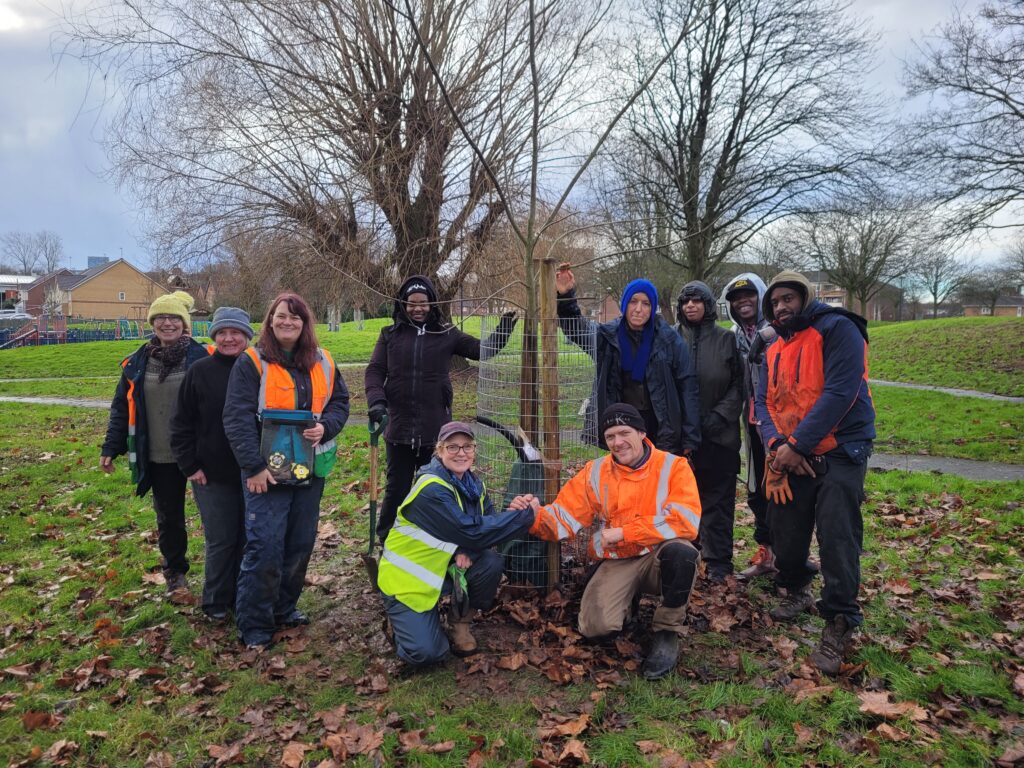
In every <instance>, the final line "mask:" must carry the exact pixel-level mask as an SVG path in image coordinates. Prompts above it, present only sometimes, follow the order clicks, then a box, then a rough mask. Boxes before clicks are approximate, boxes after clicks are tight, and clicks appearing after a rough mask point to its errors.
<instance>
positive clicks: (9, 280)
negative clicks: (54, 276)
mask: <svg viewBox="0 0 1024 768" xmlns="http://www.w3.org/2000/svg"><path fill="white" fill-rule="evenodd" d="M38 279H39V276H38V275H0V305H3V306H7V305H8V304H9V303H13V304H15V305H22V304H25V303H26V302H27V301H28V287H29V286H30V285H32V283H34V282H35V281H36V280H38Z"/></svg>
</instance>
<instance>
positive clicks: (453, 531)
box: [402, 456, 534, 558]
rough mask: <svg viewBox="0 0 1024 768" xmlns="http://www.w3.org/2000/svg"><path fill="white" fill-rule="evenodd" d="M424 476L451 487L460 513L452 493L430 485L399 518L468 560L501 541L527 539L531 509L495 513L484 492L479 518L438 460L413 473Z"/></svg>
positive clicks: (475, 510)
mask: <svg viewBox="0 0 1024 768" xmlns="http://www.w3.org/2000/svg"><path fill="white" fill-rule="evenodd" d="M423 474H430V475H436V476H437V477H440V478H441V479H442V480H444V481H445V482H446V483H451V484H452V487H454V488H455V489H456V493H459V495H460V496H462V509H459V502H458V501H456V499H455V498H454V497H453V496H452V493H451V491H449V490H448V489H447V488H445V487H444V486H442V485H440V484H438V483H431V484H430V485H428V486H426V487H425V488H423V489H422V490H421V491H420V492H419V494H418V495H417V496H416V498H415V499H414V500H413V501H412V502H411V503H410V504H409V505H407V506H406V507H405V508H404V509H403V510H402V514H403V515H405V518H406V519H407V520H408V521H409V522H410V523H412V524H413V525H416V526H418V527H419V528H422V529H423V530H424V531H426V532H427V533H429V534H430V535H432V536H435V537H437V538H438V539H441V541H447V542H449V543H451V544H455V545H456V546H458V547H459V549H461V550H463V551H465V552H466V553H467V554H469V556H470V557H471V558H472V557H473V555H474V553H478V552H480V551H482V550H485V549H488V548H489V547H493V546H495V545H496V544H500V543H501V542H503V541H507V540H509V539H517V538H526V531H527V529H528V528H529V527H530V526H531V525H533V518H534V513H533V510H532V509H525V510H521V511H507V512H499V513H495V511H494V505H493V504H492V503H491V499H490V497H489V496H488V495H487V494H486V492H485V493H484V497H483V514H481V511H480V505H479V503H477V504H474V503H471V502H470V500H469V499H468V498H466V496H465V495H463V494H462V493H461V491H460V490H459V489H458V485H456V484H455V483H454V481H453V479H452V474H451V472H449V471H448V470H447V469H446V468H445V466H444V464H442V463H441V459H440V458H438V457H437V456H434V457H433V458H432V459H431V460H430V463H429V464H427V465H425V466H424V467H422V468H421V469H420V471H419V472H417V473H416V477H417V478H418V477H419V476H420V475H423ZM414 485H415V482H414Z"/></svg>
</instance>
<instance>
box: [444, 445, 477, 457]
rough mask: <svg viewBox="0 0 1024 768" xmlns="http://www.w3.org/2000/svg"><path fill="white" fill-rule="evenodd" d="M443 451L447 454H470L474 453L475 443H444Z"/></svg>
mask: <svg viewBox="0 0 1024 768" xmlns="http://www.w3.org/2000/svg"><path fill="white" fill-rule="evenodd" d="M444 452H445V453H447V454H448V455H449V456H458V455H459V454H460V453H464V454H466V455H467V456H471V455H472V454H474V453H476V443H469V444H468V445H451V444H450V445H446V446H445V447H444Z"/></svg>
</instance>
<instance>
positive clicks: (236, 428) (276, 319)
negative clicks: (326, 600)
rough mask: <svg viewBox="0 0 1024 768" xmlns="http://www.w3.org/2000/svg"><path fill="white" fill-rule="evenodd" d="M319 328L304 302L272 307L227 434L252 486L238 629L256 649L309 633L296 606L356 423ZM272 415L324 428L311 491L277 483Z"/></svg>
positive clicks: (230, 404)
mask: <svg viewBox="0 0 1024 768" xmlns="http://www.w3.org/2000/svg"><path fill="white" fill-rule="evenodd" d="M314 323H315V321H314V319H313V314H312V312H310V309H309V306H308V305H307V304H306V302H305V301H304V300H303V299H302V298H301V297H300V296H297V295H296V294H294V293H282V294H281V295H280V296H278V297H277V298H276V299H274V300H273V301H272V302H271V304H270V309H269V310H268V311H267V316H266V318H265V319H264V321H263V329H262V330H261V331H260V339H259V342H257V344H256V347H255V348H251V349H249V350H247V351H246V352H245V353H244V354H242V355H240V356H239V358H238V362H237V363H236V364H235V367H234V368H233V369H232V371H231V378H230V379H229V381H228V392H227V398H226V399H225V402H224V433H225V434H226V435H227V438H228V442H229V443H230V444H231V450H232V451H233V452H234V454H235V458H236V459H237V460H238V465H239V466H240V467H241V468H242V478H241V480H242V482H243V483H244V485H245V487H244V489H243V490H244V493H245V538H246V543H245V553H244V554H243V556H242V569H241V572H240V574H239V576H238V596H237V598H236V603H235V624H236V625H237V626H238V634H239V638H240V639H241V641H242V642H243V643H245V644H246V645H247V646H251V647H266V646H268V645H270V642H271V640H272V638H273V636H274V631H275V630H276V629H278V628H280V627H294V626H297V625H299V624H308V623H309V619H307V618H306V616H305V615H304V614H303V613H302V612H300V611H299V610H298V609H297V608H296V604H297V602H298V600H299V595H300V594H301V592H302V585H303V582H304V581H305V578H306V567H307V566H308V565H309V557H310V555H311V554H312V552H313V544H314V543H315V542H316V529H317V523H318V522H319V520H320V497H321V496H322V495H323V492H324V478H325V477H326V476H327V473H328V472H330V470H331V467H333V466H334V461H335V444H334V438H335V436H336V435H337V434H338V433H339V432H341V430H342V427H344V426H345V422H346V421H347V420H348V388H347V387H346V386H345V382H344V381H343V380H342V378H341V374H339V373H338V370H337V368H336V367H335V365H334V360H333V359H331V355H330V353H329V352H328V351H327V350H325V349H321V348H320V347H318V346H317V340H316V334H315V332H314ZM266 409H274V410H285V411H311V412H312V413H313V418H314V419H315V423H314V424H313V426H311V427H309V428H307V429H305V430H304V431H303V432H302V437H303V438H305V440H307V441H309V443H311V444H312V445H314V446H315V449H314V450H315V461H314V463H313V467H312V472H311V473H310V472H309V471H308V469H309V468H305V467H303V470H304V471H303V472H302V476H301V477H299V475H298V474H296V477H297V479H299V480H302V481H303V483H305V484H299V485H285V484H283V483H278V482H276V481H275V479H274V476H273V475H271V472H270V469H269V468H268V467H267V459H266V458H265V457H264V456H263V453H262V452H261V450H260V431H261V421H260V414H261V413H263V411H264V410H266ZM271 458H273V455H272V456H271ZM296 468H298V465H296Z"/></svg>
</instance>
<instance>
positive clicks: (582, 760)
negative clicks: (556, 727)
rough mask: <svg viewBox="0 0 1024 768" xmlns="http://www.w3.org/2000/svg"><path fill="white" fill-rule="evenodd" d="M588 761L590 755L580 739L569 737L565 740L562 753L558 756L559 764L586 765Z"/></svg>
mask: <svg viewBox="0 0 1024 768" xmlns="http://www.w3.org/2000/svg"><path fill="white" fill-rule="evenodd" d="M589 763H590V755H588V754H587V748H586V746H584V744H583V742H582V741H580V740H579V739H569V740H568V741H567V742H565V747H563V749H562V754H560V755H559V756H558V764H559V765H588V764H589Z"/></svg>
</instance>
